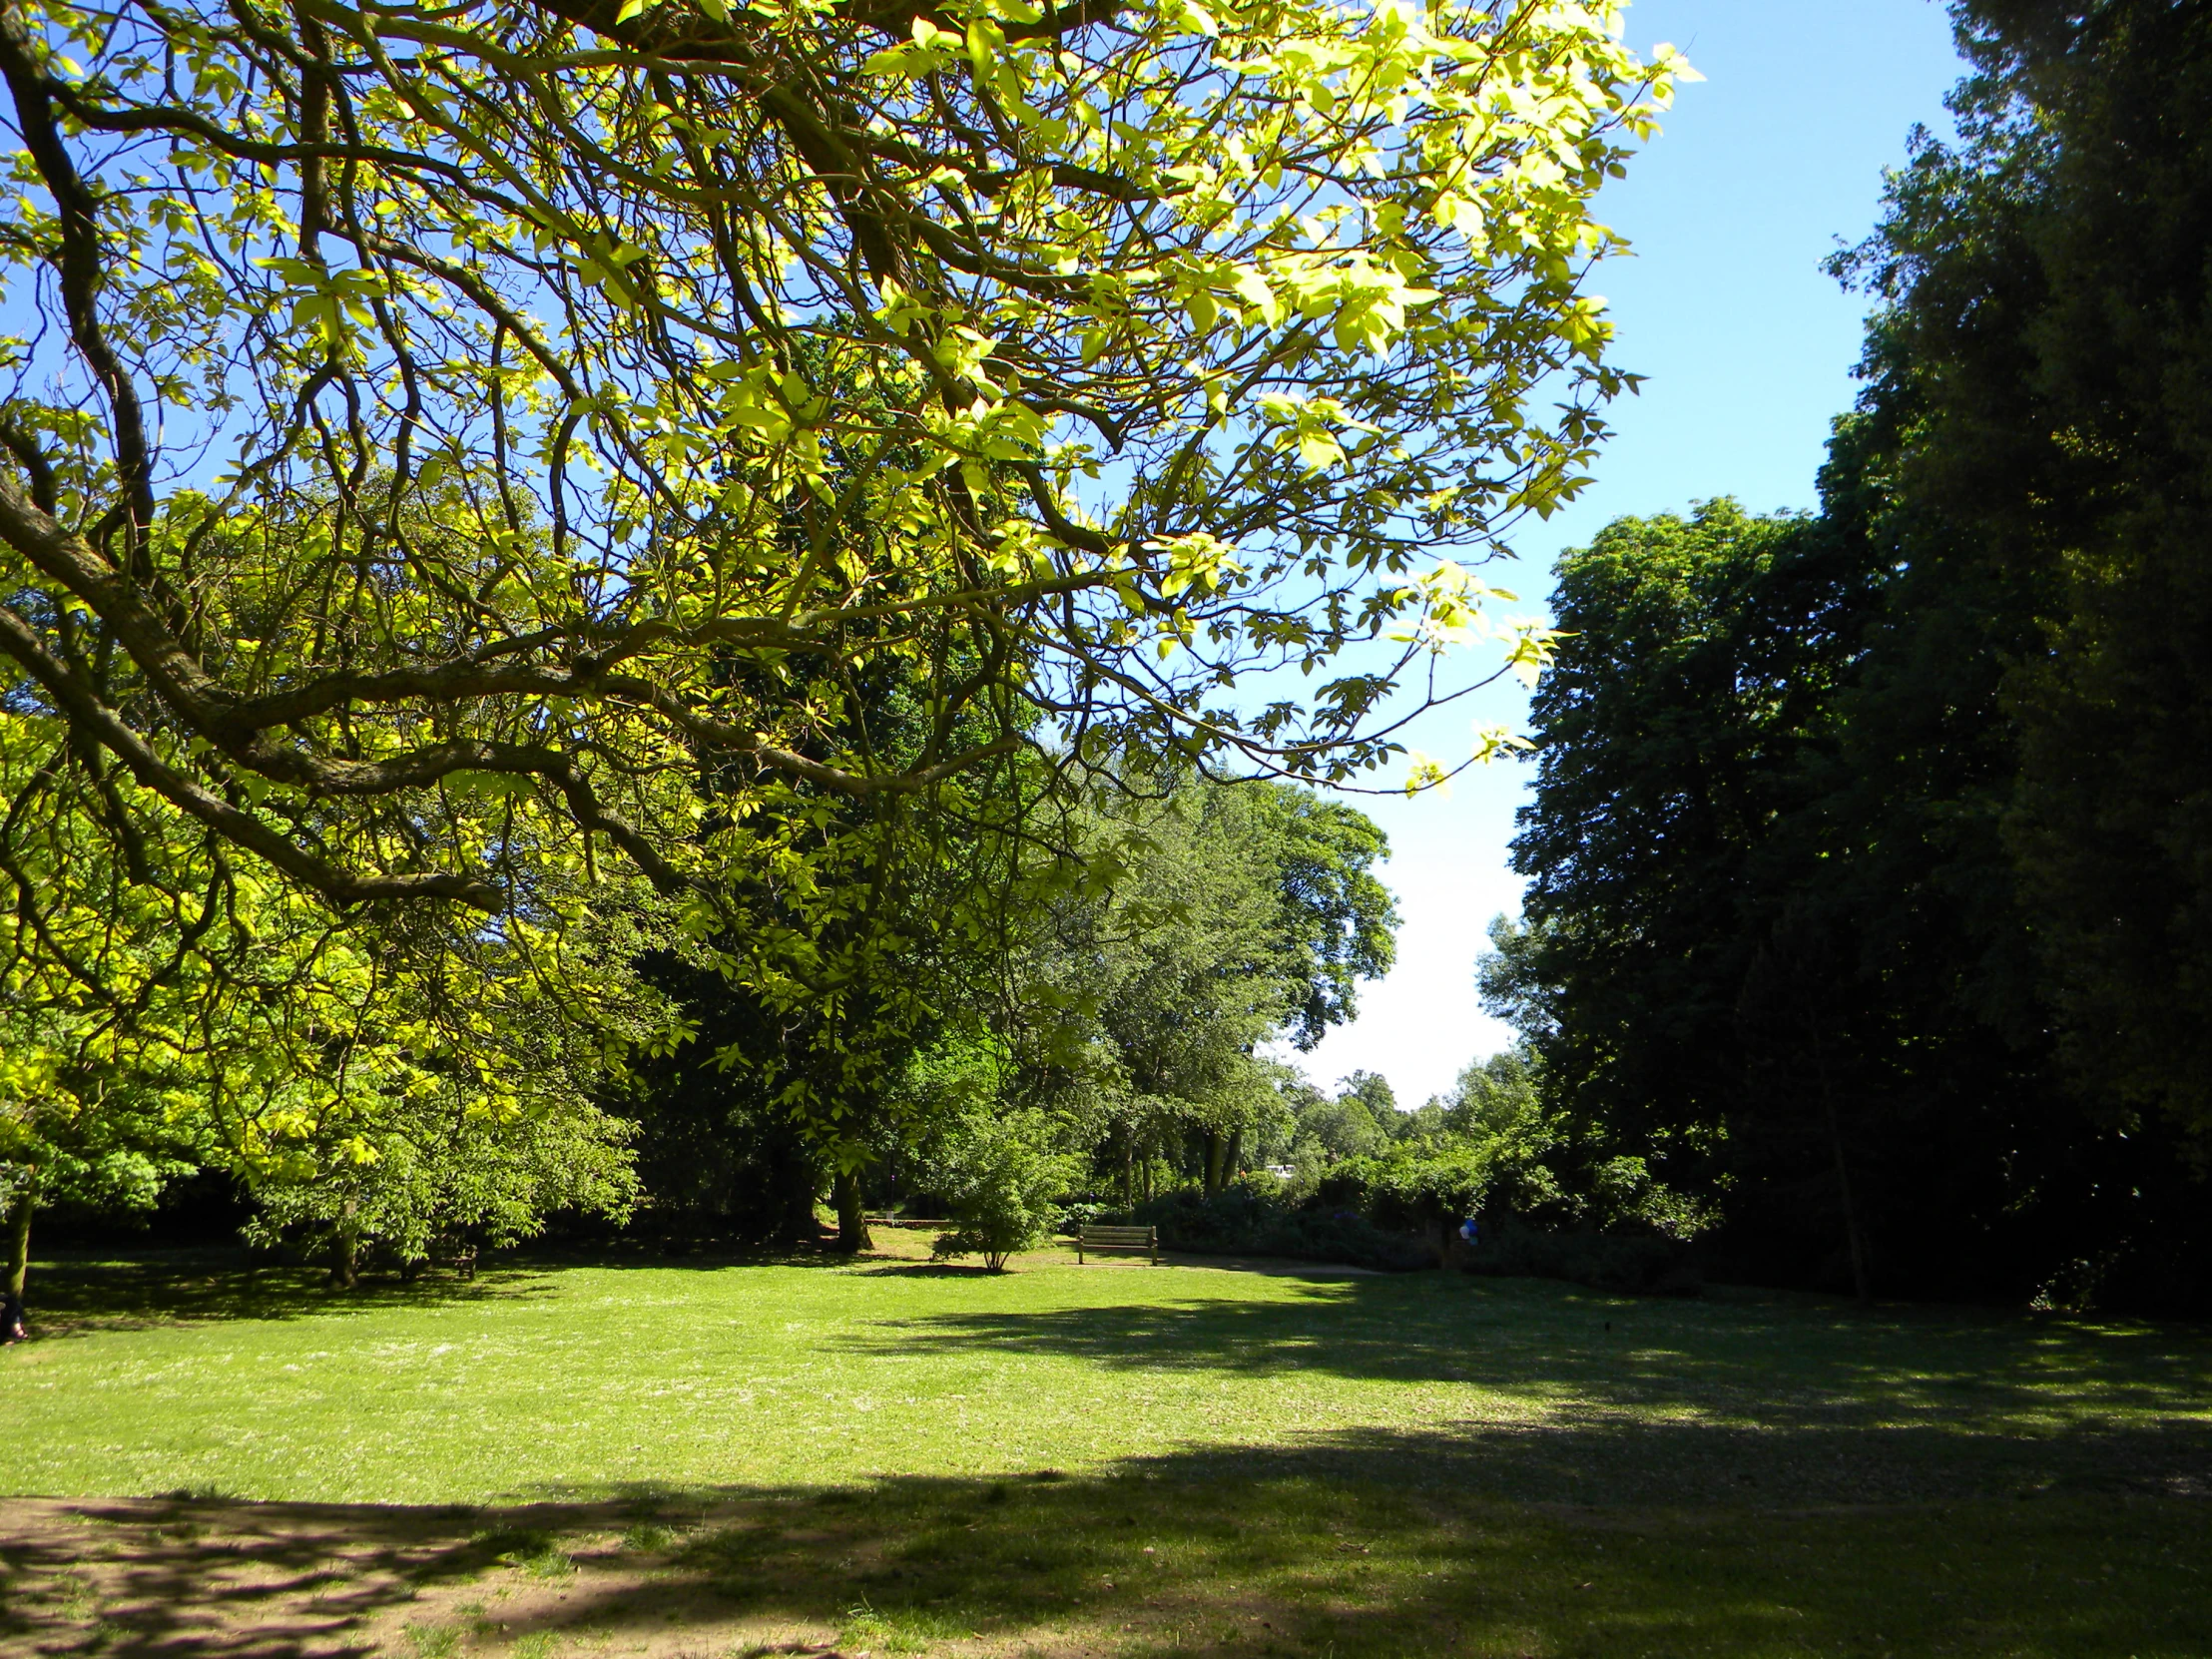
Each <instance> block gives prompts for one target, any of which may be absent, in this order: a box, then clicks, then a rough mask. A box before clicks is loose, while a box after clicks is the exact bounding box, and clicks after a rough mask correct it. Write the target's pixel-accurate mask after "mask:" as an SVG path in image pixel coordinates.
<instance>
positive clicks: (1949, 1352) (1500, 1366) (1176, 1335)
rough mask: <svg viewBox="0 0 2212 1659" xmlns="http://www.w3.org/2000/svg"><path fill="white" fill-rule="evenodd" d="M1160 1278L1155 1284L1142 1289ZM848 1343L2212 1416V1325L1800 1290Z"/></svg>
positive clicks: (1517, 1290) (944, 1321)
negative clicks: (1987, 1309)
mask: <svg viewBox="0 0 2212 1659" xmlns="http://www.w3.org/2000/svg"><path fill="white" fill-rule="evenodd" d="M1148 1292H1155V1293H1157V1287H1148ZM844 1343H845V1346H846V1348H847V1350H848V1351H850V1352H884V1353H894V1352H895V1353H897V1354H901V1355H905V1356H908V1357H911V1356H914V1355H916V1354H920V1355H927V1354H931V1353H944V1354H952V1353H972V1352H974V1351H975V1350H977V1349H979V1348H982V1349H987V1348H990V1347H994V1346H998V1347H1004V1348H1007V1349H1009V1350H1014V1351H1018V1352H1021V1353H1023V1354H1037V1353H1046V1354H1052V1355H1058V1356H1064V1357H1067V1358H1072V1359H1079V1360H1082V1361H1085V1362H1087V1363H1089V1364H1091V1365H1095V1366H1098V1367H1101V1368H1104V1369H1106V1370H1109V1371H1113V1370H1125V1371H1131V1372H1159V1371H1170V1372H1176V1371H1185V1372H1205V1373H1220V1374H1227V1375H1241V1376H1246V1377H1262V1378H1264V1377H1270V1376H1277V1377H1284V1378H1292V1377H1295V1376H1296V1375H1297V1374H1299V1373H1301V1372H1307V1371H1313V1372H1320V1373H1323V1374H1326V1375H1329V1376H1332V1377H1338V1378H1347V1379H1357V1380H1365V1381H1376V1382H1394V1383H1446V1384H1448V1383H1468V1384H1473V1385H1474V1386H1475V1387H1477V1388H1480V1389H1484V1390H1494V1391H1497V1392H1502V1393H1504V1394H1507V1395H1517V1396H1520V1397H1522V1398H1530V1399H1532V1400H1533V1401H1534V1402H1535V1403H1537V1404H1539V1405H1545V1404H1547V1403H1548V1402H1550V1401H1554V1400H1557V1401H1572V1402H1575V1404H1576V1405H1577V1406H1578V1407H1580V1408H1585V1409H1587V1408H1593V1407H1594V1408H1599V1409H1614V1410H1619V1411H1624V1412H1631V1413H1636V1412H1647V1411H1653V1410H1663V1411H1667V1412H1677V1411H1680V1410H1682V1409H1685V1408H1687V1409H1690V1410H1693V1411H1695V1412H1697V1413H1699V1414H1700V1415H1702V1416H1705V1417H1707V1418H1709V1419H1711V1420H1716V1421H1725V1422H1731V1423H1734V1424H1737V1425H1739V1426H1742V1427H1745V1428H1750V1429H1759V1430H1766V1429H1773V1428H1809V1429H1821V1428H1830V1427H1837V1426H1851V1425H1857V1426H1865V1427H1874V1426H1878V1425H1879V1426H1882V1427H1886V1428H1894V1427H1917V1426H1921V1427H1947V1428H1950V1429H1953V1430H1955V1431H1957V1432H1960V1433H1993V1434H2000V1435H2001V1434H2014V1433H2016V1434H2020V1435H2025V1436H2029V1437H2035V1436H2040V1435H2042V1434H2044V1433H2046V1432H2047V1431H2048V1430H2049V1429H2050V1428H2051V1427H2052V1426H2053V1425H2054V1424H2057V1423H2063V1422H2067V1421H2072V1420H2075V1419H2080V1420H2090V1421H2098V1422H2120V1421H2134V1422H2136V1423H2138V1424H2139V1425H2141V1426H2144V1427H2146V1428H2161V1429H2162V1430H2164V1431H2169V1432H2172V1433H2175V1434H2188V1433H2191V1432H2202V1431H2206V1430H2207V1429H2212V1423H2208V1422H2207V1419H2206V1418H2205V1416H2204V1410H2205V1401H2206V1399H2207V1398H2212V1338H2208V1336H2207V1334H2206V1333H2204V1332H2202V1331H2199V1330H2197V1329H2195V1328H2190V1327H2178V1328H2176V1327H2165V1328H2142V1329H2129V1330H2121V1331H2115V1330H2111V1329H2105V1328H2094V1327H2070V1326H2066V1325H2061V1324H2055V1323H2049V1322H2033V1321H2030V1320H2027V1319H2025V1318H2008V1317H2004V1316H1998V1315H1986V1316H1974V1317H1961V1316H1960V1315H1958V1313H1957V1312H1956V1311H1955V1310H1951V1311H1946V1312H1945V1313H1944V1315H1943V1316H1942V1317H1940V1318H1936V1317H1931V1316H1930V1315H1929V1313H1928V1312H1927V1311H1924V1310H1918V1309H1911V1308H1901V1309H1879V1310H1874V1311H1866V1312H1862V1311H1860V1310H1857V1309H1850V1310H1834V1311H1827V1310H1812V1311H1809V1310H1808V1309H1807V1308H1806V1307H1805V1306H1803V1305H1802V1304H1801V1301H1800V1300H1799V1299H1779V1298H1777V1299H1764V1300H1762V1299H1757V1298H1750V1297H1746V1298H1739V1299H1735V1300H1731V1301H1726V1302H1713V1303H1696V1302H1691V1303H1679V1302H1659V1301H1648V1300H1634V1299H1629V1298H1623V1297H1610V1296H1604V1295H1600V1294H1597V1293H1593V1292H1586V1291H1578V1290H1575V1289H1572V1288H1570V1287H1566V1286H1561V1285H1557V1284H1553V1283H1549V1282H1545V1281H1536V1280H1522V1281H1497V1280H1486V1281H1470V1280H1467V1279H1464V1278H1462V1277H1460V1276H1458V1275H1455V1274H1426V1275H1418V1276H1403V1277H1395V1276H1393V1277H1388V1278H1373V1279H1353V1280H1341V1281H1332V1282H1315V1283H1311V1284H1309V1285H1307V1286H1304V1287H1302V1288H1300V1289H1299V1290H1298V1291H1296V1292H1294V1293H1292V1294H1291V1295H1289V1296H1288V1297H1277V1298H1273V1299H1268V1300H1258V1299H1253V1300H1232V1299H1223V1298H1218V1297H1186V1298H1181V1299H1178V1298H1176V1297H1175V1296H1174V1295H1173V1294H1172V1292H1166V1293H1157V1294H1148V1295H1147V1297H1146V1299H1145V1300H1143V1301H1141V1302H1139V1301H1131V1302H1111V1303H1105V1304H1102V1305H1093V1306H1084V1307H1062V1308H1053V1309H1046V1310H1021V1311H1008V1312H1005V1313H989V1312H972V1311H970V1312H960V1313H947V1314H934V1315H928V1316H924V1317H918V1318H913V1319H902V1320H901V1319H893V1320H876V1321H871V1322H869V1323H868V1324H867V1325H865V1326H863V1327H859V1328H857V1329H855V1330H854V1331H853V1332H851V1333H850V1334H849V1335H847V1336H846V1337H845V1338H844Z"/></svg>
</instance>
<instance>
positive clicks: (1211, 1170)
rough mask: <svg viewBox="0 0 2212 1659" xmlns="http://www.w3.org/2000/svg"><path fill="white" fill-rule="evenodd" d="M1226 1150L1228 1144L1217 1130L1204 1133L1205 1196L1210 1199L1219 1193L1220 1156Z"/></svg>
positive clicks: (1220, 1185)
mask: <svg viewBox="0 0 2212 1659" xmlns="http://www.w3.org/2000/svg"><path fill="white" fill-rule="evenodd" d="M1227 1150H1228V1142H1227V1141H1226V1140H1224V1139H1223V1137H1222V1132H1221V1131H1220V1130H1219V1129H1209V1130H1207V1131H1206V1196H1207V1197H1208V1198H1212V1197H1213V1196H1214V1194H1216V1193H1218V1192H1220V1191H1221V1187H1222V1181H1221V1163H1222V1154H1223V1153H1224V1152H1225V1151H1227Z"/></svg>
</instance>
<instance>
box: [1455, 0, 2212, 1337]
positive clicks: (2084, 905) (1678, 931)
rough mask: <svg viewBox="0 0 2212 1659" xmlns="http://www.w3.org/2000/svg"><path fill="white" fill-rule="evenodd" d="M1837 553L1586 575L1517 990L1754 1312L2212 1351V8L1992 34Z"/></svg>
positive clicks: (1859, 452)
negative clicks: (1925, 1316) (2108, 1323)
mask: <svg viewBox="0 0 2212 1659" xmlns="http://www.w3.org/2000/svg"><path fill="white" fill-rule="evenodd" d="M1955 15H1956V17H1957V20H1958V25H1959V35H1960V40H1961V42H1962V44H1963V46H1964V48H1965V50H1966V51H1967V53H1968V56H1969V59H1970V62H1971V65H1972V74H1971V76H1970V78H1969V79H1968V80H1966V81H1965V82H1964V83H1963V84H1962V85H1961V86H1960V88H1959V89H1958V91H1957V92H1956V94H1955V95H1954V97H1953V101H1952V109H1953V111H1954V113H1955V114H1956V115H1957V117H1958V121H1959V137H1958V139H1957V140H1956V142H1955V143H1948V144H1946V143H1939V142H1937V141H1936V140H1935V139H1934V138H1931V137H1929V136H1928V135H1926V134H1925V133H1924V134H1920V135H1917V136H1916V140H1915V144H1914V150H1913V156H1912V160H1911V164H1910V165H1909V166H1908V167H1906V168H1905V169H1903V170H1902V171H1900V172H1899V173H1897V174H1896V175H1894V176H1893V178H1892V180H1891V183H1890V189H1889V195H1888V210H1887V213H1886V216H1885V218H1884V220H1883V222H1882V224H1881V226H1880V228H1879V230H1878V231H1877V233H1876V234H1875V236H1874V237H1873V238H1872V239H1871V240H1870V241H1869V242H1867V243H1866V244H1865V245H1864V246H1863V247H1861V248H1859V249H1857V250H1855V251H1853V252H1851V253H1849V254H1846V255H1843V256H1841V257H1839V258H1838V259H1837V261H1836V262H1835V270H1836V273H1837V274H1838V275H1839V276H1840V277H1845V278H1847V279H1849V280H1851V281H1852V282H1854V283H1856V284H1857V285H1858V286H1859V287H1860V288H1861V289H1862V290H1863V291H1865V292H1867V293H1869V294H1870V295H1872V296H1873V298H1874V299H1875V300H1876V309H1875V312H1874V315H1873V317H1872V319H1871V322H1870V325H1869V332H1868V338H1867V346H1866V353H1865V358H1864V362H1863V365H1862V370H1861V372H1862V375H1863V378H1864V381H1865V390H1864V393H1863V394H1862V396H1861V398H1860V400H1859V403H1858V406H1857V408H1856V409H1855V410H1854V411H1853V412H1852V413H1851V414H1850V415H1849V416H1847V417H1846V418H1844V419H1843V420H1841V421H1839V422H1838V424H1837V428H1836V433H1835V437H1834V439H1833V441H1832V443H1831V446H1830V451H1829V461H1828V465H1827V467H1826V469H1825V471H1824V473H1823V475H1822V480H1821V494H1822V508H1821V511H1820V512H1819V513H1818V514H1817V515H1810V516H1802V515H1799V516H1792V515H1785V516H1778V517H1767V518H1761V517H1754V516H1750V515H1748V514H1747V513H1745V512H1744V511H1743V510H1742V509H1741V508H1739V507H1738V506H1737V504H1736V503H1734V502H1732V501H1726V500H1723V501H1708V502H1705V503H1703V504H1701V505H1699V506H1697V507H1696V508H1695V509H1694V511H1693V512H1692V513H1691V515H1690V516H1689V517H1688V518H1687V519H1679V518H1672V517H1660V518H1652V519H1642V520H1637V519H1629V520H1623V521H1621V522H1619V523H1616V524H1614V525H1612V526H1611V527H1610V528H1609V529H1607V530H1606V531H1605V532H1604V533H1603V534H1602V535H1600V536H1599V537H1598V539H1597V540H1596V541H1595V543H1594V544H1593V545H1591V546H1590V547H1588V548H1586V549H1582V550H1578V551H1575V552H1572V553H1570V554H1569V555H1567V556H1566V558H1565V559H1564V560H1563V561H1562V562H1561V565H1560V567H1559V572H1558V579H1559V580H1558V592H1557V596H1556V608H1557V621H1558V626H1559V627H1560V628H1562V629H1564V630H1566V631H1567V632H1568V634H1569V637H1568V638H1567V639H1566V640H1565V641H1564V642H1563V645H1562V648H1561V650H1560V653H1559V656H1558V659H1557V662H1556V665H1555V666H1554V668H1553V669H1552V670H1551V672H1549V673H1548V674H1547V675H1546V676H1545V677H1544V679H1543V681H1542V683H1541V685H1540V687H1539V689H1538V693H1537V697H1536V703H1535V717H1534V722H1535V729H1536V734H1537V736H1538V737H1539V739H1540V748H1539V751H1538V754H1539V757H1540V759H1539V762H1538V767H1539V772H1538V781H1537V785H1536V791H1535V799H1534V803H1533V805H1532V806H1531V807H1529V808H1528V809H1526V810H1525V811H1524V813H1523V815H1522V819H1521V829H1520V834H1519V837H1518V839H1517V840H1516V842H1515V843H1514V844H1515V858H1516V866H1517V867H1518V868H1519V869H1520V870H1521V871H1522V872H1523V873H1524V874H1526V875H1527V876H1528V877H1529V879H1530V886H1529V888H1528V893H1527V900H1526V906H1525V914H1524V919H1523V921H1522V922H1521V923H1518V924H1514V925H1510V926H1501V927H1500V929H1499V930H1498V933H1497V946H1498V948H1497V951H1496V954H1495V955H1494V956H1493V957H1492V958H1490V959H1489V961H1488V962H1487V964H1486V966H1485V969H1484V979H1485V986H1486V989H1487V992H1488V995H1489V997H1490V998H1491V1000H1492V1003H1493V1005H1494V1006H1495V1007H1496V1008H1497V1009H1498V1010H1500V1011H1501V1012H1504V1013H1506V1014H1508V1015H1509V1016H1510V1017H1511V1018H1512V1019H1513V1020H1515V1021H1516V1022H1517V1024H1518V1026H1519V1028H1520V1029H1521V1030H1522V1031H1523V1032H1524V1033H1525V1034H1526V1037H1527V1039H1528V1042H1529V1044H1530V1045H1531V1047H1532V1050H1533V1052H1534V1055H1535V1057H1536V1060H1537V1062H1538V1064H1539V1067H1540V1074H1541V1078H1542V1088H1543V1092H1544V1096H1545V1099H1546V1102H1547V1105H1548V1107H1549V1109H1550V1110H1551V1111H1552V1112H1553V1113H1554V1114H1556V1115H1557V1116H1558V1117H1559V1118H1560V1119H1561V1120H1562V1121H1563V1122H1564V1123H1565V1124H1567V1125H1568V1126H1569V1127H1570V1128H1571V1131H1572V1135H1573V1138H1574V1139H1575V1141H1576V1143H1577V1144H1578V1145H1580V1146H1581V1147H1582V1148H1583V1149H1584V1153H1583V1155H1584V1156H1585V1158H1588V1159H1597V1158H1601V1157H1605V1156H1616V1155H1619V1154H1621V1153H1624V1152H1625V1153H1632V1154H1635V1155H1639V1156H1642V1157H1645V1158H1646V1159H1647V1160H1648V1161H1649V1162H1650V1164H1651V1166H1652V1168H1653V1169H1654V1171H1655V1172H1657V1173H1658V1175H1659V1176H1660V1177H1661V1178H1662V1179H1663V1180H1664V1181H1665V1182H1667V1183H1668V1184H1669V1185H1670V1186H1672V1187H1673V1188H1674V1189H1676V1190H1677V1191H1679V1192H1681V1193H1684V1194H1686V1195H1688V1196H1689V1197H1691V1198H1692V1199H1701V1200H1703V1201H1705V1202H1707V1203H1709V1204H1710V1205H1711V1206H1712V1208H1713V1211H1714V1214H1715V1215H1716V1217H1717V1225H1716V1226H1715V1227H1714V1228H1713V1229H1711V1230H1710V1231H1708V1233H1707V1234H1706V1235H1705V1239H1704V1244H1705V1248H1706V1249H1707V1251H1708V1252H1709V1253H1710V1255H1711V1257H1712V1258H1713V1259H1714V1260H1715V1261H1716V1262H1718V1263H1720V1264H1723V1265H1726V1266H1728V1267H1731V1268H1732V1269H1733V1270H1734V1271H1735V1272H1737V1273H1738V1274H1739V1275H1749V1276H1754V1277H1759V1278H1765V1279H1770V1280H1774V1281H1781V1282H1788V1283H1795V1284H1813V1285H1824V1286H1831V1287H1837V1288H1850V1287H1853V1286H1854V1285H1856V1286H1857V1287H1859V1288H1860V1289H1861V1290H1862V1291H1872V1292H1874V1293H1878V1294H1885V1295H1890V1294H1906V1295H1913V1294H1923V1295H1933V1296H1990V1295H1995V1296H2002V1297H2007V1298H2010V1297H2019V1298H2027V1299H2037V1300H2040V1301H2041V1302H2043V1303H2044V1304H2046V1305H2051V1306H2060V1307H2082V1306H2090V1305H2103V1306H2107V1307H2134V1308H2145V1309H2149V1308H2167V1309H2176V1308H2179V1309H2195V1310H2199V1311H2201V1310H2203V1309H2205V1308H2207V1307H2212V1206H2208V1204H2207V1200H2208V1199H2212V1188H2208V1187H2207V1185H2206V1181H2205V1177H2206V1174H2207V1167H2208V1164H2207V1161H2208V1157H2212V315H2208V312H2207V301H2208V293H2207V283H2208V275H2212V263H2208V259H2207V251H2208V250H2212V7H2208V6H2206V5H2202V4H2174V3H2172V0H2108V3H2104V4H2092V5H2086V6H2084V5H2078V4H2077V5H2059V4H2051V3H2042V0H2027V3H2021V0H2002V3H1999V0H1971V3H1968V4H1965V5H1961V6H1959V7H1957V8H1955Z"/></svg>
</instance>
